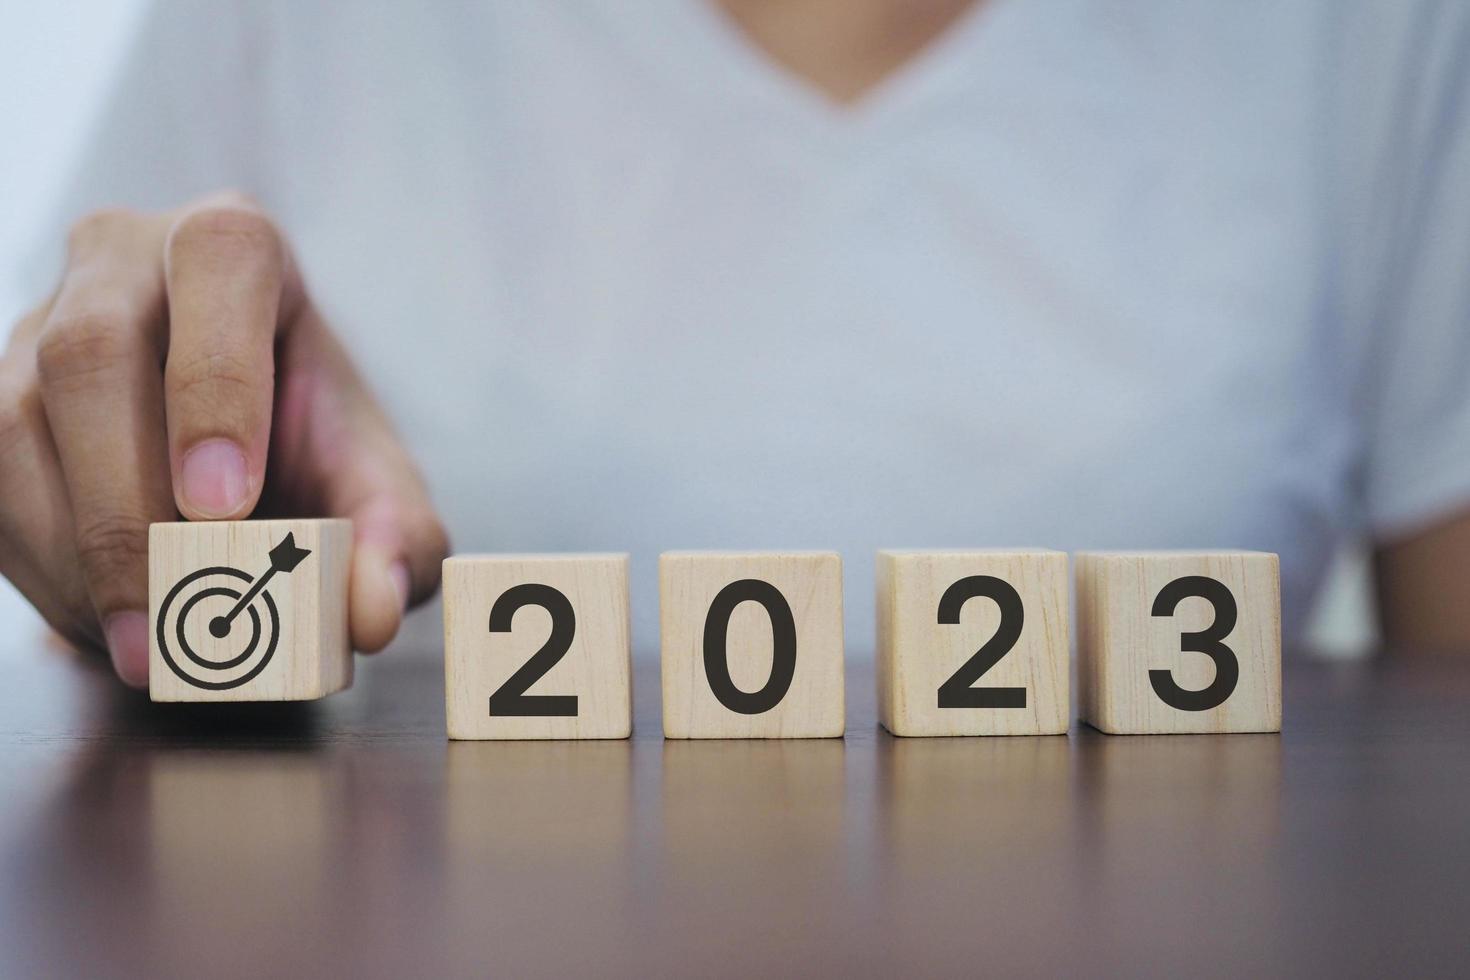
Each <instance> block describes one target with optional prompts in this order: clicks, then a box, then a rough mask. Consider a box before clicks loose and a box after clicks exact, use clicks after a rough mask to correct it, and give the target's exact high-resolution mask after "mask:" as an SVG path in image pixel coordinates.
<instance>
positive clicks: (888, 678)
mask: <svg viewBox="0 0 1470 980" xmlns="http://www.w3.org/2000/svg"><path fill="white" fill-rule="evenodd" d="M1067 577H1068V576H1067V555H1066V554H1065V553H1064V552H1060V551H1048V550H1042V549H1036V550H1011V551H999V550H996V551H990V550H985V551H947V550H946V551H880V552H878V557H877V593H878V594H877V612H878V660H877V667H878V717H879V720H880V721H881V722H882V723H883V727H885V728H887V729H888V730H889V731H890V732H892V733H893V734H895V735H1058V734H1061V733H1063V732H1065V731H1066V730H1067V728H1068V726H1069V725H1070V724H1071V720H1072V718H1071V701H1070V692H1071V686H1070V683H1069V681H1070V674H1071V644H1070V640H1069V638H1068V629H1067V622H1068V609H1067V594H1068V591H1069V590H1068V581H1067Z"/></svg>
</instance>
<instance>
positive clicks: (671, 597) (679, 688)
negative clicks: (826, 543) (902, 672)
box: [658, 552, 846, 738]
mask: <svg viewBox="0 0 1470 980" xmlns="http://www.w3.org/2000/svg"><path fill="white" fill-rule="evenodd" d="M658 573H659V576H658V577H659V618H660V626H661V633H662V645H663V711H664V737H666V738H835V737H838V736H840V735H842V733H843V730H844V728H845V711H846V707H845V701H844V696H843V673H842V671H843V659H842V559H841V558H840V557H839V556H838V555H836V554H833V553H830V552H821V553H816V552H761V553H756V552H668V553H665V554H664V555H662V556H661V557H660V559H659V569H658Z"/></svg>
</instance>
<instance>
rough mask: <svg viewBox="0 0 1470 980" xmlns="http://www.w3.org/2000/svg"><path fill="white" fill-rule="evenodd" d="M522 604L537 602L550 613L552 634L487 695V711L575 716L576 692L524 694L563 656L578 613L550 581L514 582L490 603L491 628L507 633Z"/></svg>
mask: <svg viewBox="0 0 1470 980" xmlns="http://www.w3.org/2000/svg"><path fill="white" fill-rule="evenodd" d="M522 606H540V607H541V608H543V609H545V610H546V611H547V612H549V613H551V635H550V636H548V637H547V638H546V642H545V643H543V644H542V645H541V649H540V650H537V651H536V654H535V656H533V657H532V658H531V659H530V660H527V661H526V662H525V663H524V664H522V665H521V668H520V670H517V671H516V672H515V673H514V674H511V675H510V679H509V680H507V681H506V682H505V683H504V684H502V685H500V689H499V690H497V691H496V692H495V693H494V694H492V695H490V714H491V715H492V716H495V717H503V718H562V717H575V716H576V714H577V696H576V695H575V694H527V693H526V689H527V688H529V687H530V686H531V685H532V684H534V683H536V682H537V681H539V680H540V679H541V678H542V677H544V676H545V675H546V672H547V671H548V670H550V669H551V668H553V667H555V666H556V664H557V661H559V660H561V658H562V657H564V656H566V652H567V650H569V649H570V648H571V646H572V637H573V636H575V635H576V632H577V614H576V613H575V612H573V611H572V604H571V602H570V601H569V600H568V599H567V597H566V596H564V595H562V594H561V593H560V592H558V591H557V590H556V589H553V588H552V587H551V586H549V585H537V584H534V583H527V584H525V585H517V586H513V587H512V588H509V589H506V590H505V592H504V593H503V594H502V595H501V596H500V598H499V599H496V600H495V605H494V606H491V607H490V632H492V633H509V632H510V621H511V620H512V619H513V618H515V614H516V611H517V610H519V609H520V608H521V607H522Z"/></svg>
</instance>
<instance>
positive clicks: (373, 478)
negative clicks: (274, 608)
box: [272, 323, 449, 653]
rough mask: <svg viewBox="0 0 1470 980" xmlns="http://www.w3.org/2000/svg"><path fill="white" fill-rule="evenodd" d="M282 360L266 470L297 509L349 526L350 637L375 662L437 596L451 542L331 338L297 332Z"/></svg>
mask: <svg viewBox="0 0 1470 980" xmlns="http://www.w3.org/2000/svg"><path fill="white" fill-rule="evenodd" d="M309 325H310V326H312V327H318V326H319V324H315V323H312V324H309ZM284 360H285V365H286V377H285V378H284V379H283V384H282V385H281V403H280V405H279V406H278V412H277V426H276V429H277V431H276V433H275V434H274V435H273V437H272V454H273V458H272V467H273V469H274V470H275V472H276V474H277V476H278V477H281V478H282V482H283V483H284V484H285V486H283V490H284V491H285V496H286V497H287V498H288V499H292V500H294V501H295V502H296V504H297V505H298V506H304V507H306V508H308V509H311V510H314V511H316V512H318V513H324V514H325V515H327V516H330V517H346V518H350V519H351V520H352V527H353V553H352V571H351V576H352V580H351V584H350V586H349V593H348V628H349V633H350V634H351V639H352V646H353V648H354V649H357V650H360V651H363V652H364V653H373V652H376V651H378V650H381V649H382V648H383V647H385V646H387V645H388V644H389V643H390V642H391V641H392V639H393V637H394V636H395V635H397V633H398V628H399V626H400V625H401V623H402V621H403V614H404V612H405V611H406V610H407V609H408V608H409V607H410V606H412V605H414V604H416V603H419V602H422V601H423V600H425V599H427V598H428V597H429V596H431V595H433V594H434V591H435V590H436V589H437V588H438V587H439V574H440V565H441V563H442V562H443V560H444V557H445V556H446V555H447V554H448V552H449V540H448V537H447V536H446V535H445V533H444V527H443V525H442V524H441V523H440V520H439V516H438V513H437V512H436V511H435V509H434V505H433V503H432V502H431V501H430V500H429V494H428V491H427V489H426V488H425V486H424V483H423V480H422V479H421V478H420V477H419V474H418V470H417V468H416V467H415V466H414V464H413V461H412V460H411V459H410V458H409V455H408V452H407V451H406V450H405V449H404V448H403V444H402V443H401V442H400V441H399V439H398V436H397V434H396V433H394V431H393V427H392V426H391V425H390V424H389V422H388V419H387V417H386V416H384V414H383V413H382V410H381V409H380V408H379V406H378V404H377V402H376V400H375V399H373V397H372V395H371V394H370V393H369V392H368V391H367V389H366V387H365V386H364V385H363V383H362V381H361V379H360V378H359V377H358V375H357V373H356V371H355V370H354V369H353V368H352V366H351V364H350V362H349V361H348V360H347V357H346V353H345V351H343V350H342V349H341V347H340V345H339V344H338V343H337V342H336V339H335V338H334V337H332V336H331V335H330V334H329V333H327V332H326V331H325V330H322V329H299V330H298V331H296V333H295V334H294V335H293V338H292V346H291V349H290V350H288V351H287V354H286V357H285V358H284Z"/></svg>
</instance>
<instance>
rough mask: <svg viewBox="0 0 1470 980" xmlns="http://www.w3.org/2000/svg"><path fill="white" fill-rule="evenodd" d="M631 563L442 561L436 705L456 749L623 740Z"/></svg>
mask: <svg viewBox="0 0 1470 980" xmlns="http://www.w3.org/2000/svg"><path fill="white" fill-rule="evenodd" d="M629 639H630V638H629V625H628V556H627V555H593V554H566V555H471V556H463V557H456V558H448V559H445V561H444V699H445V717H446V721H447V723H448V728H449V737H450V738H454V739H541V738H627V737H628V735H629V734H631V733H632V730H633V670H632V668H633V664H632V654H631V645H630V642H629Z"/></svg>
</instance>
